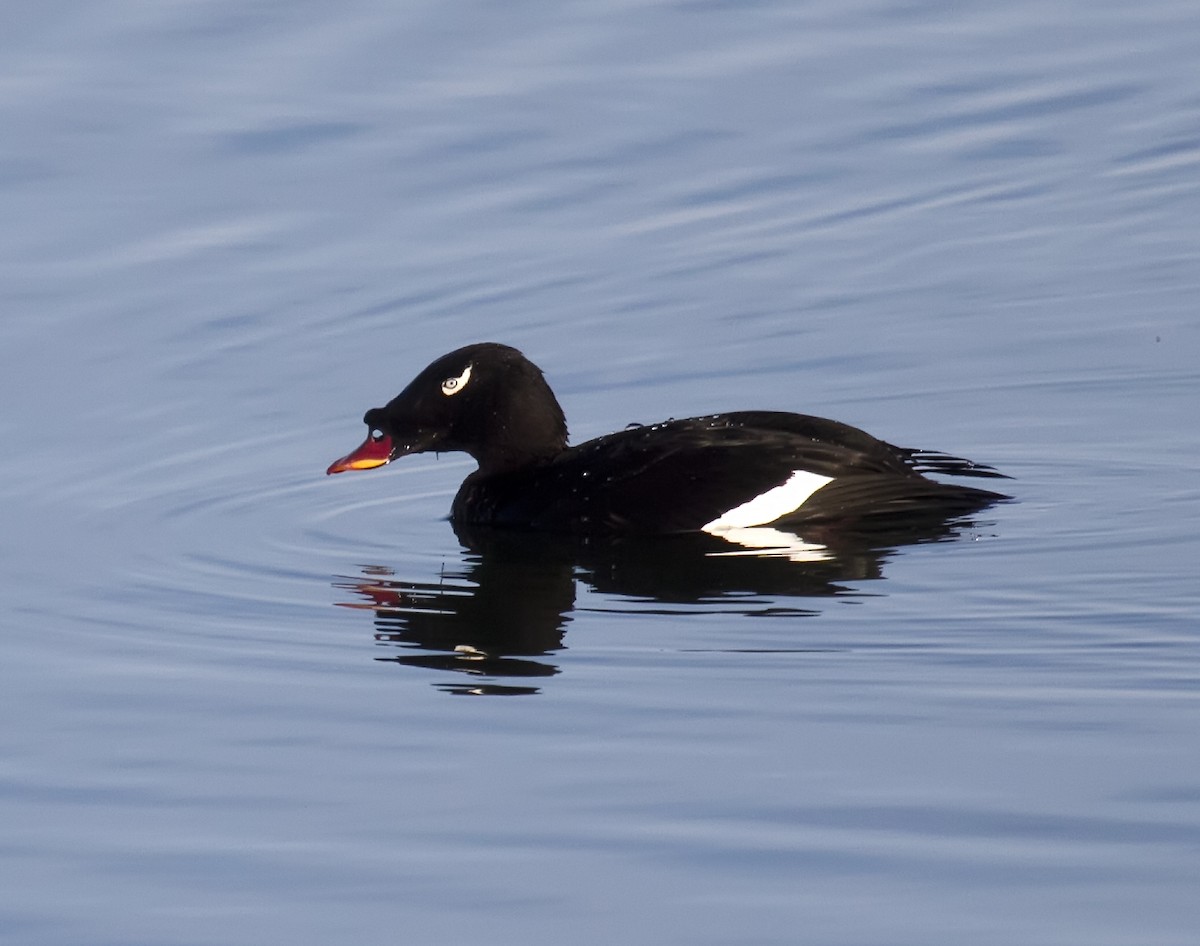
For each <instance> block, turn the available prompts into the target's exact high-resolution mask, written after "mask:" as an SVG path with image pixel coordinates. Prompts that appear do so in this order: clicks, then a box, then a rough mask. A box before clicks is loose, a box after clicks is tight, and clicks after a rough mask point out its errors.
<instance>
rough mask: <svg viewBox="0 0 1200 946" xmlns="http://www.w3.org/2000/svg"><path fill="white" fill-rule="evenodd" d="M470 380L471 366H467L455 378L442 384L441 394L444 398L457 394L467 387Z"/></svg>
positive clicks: (448, 379)
mask: <svg viewBox="0 0 1200 946" xmlns="http://www.w3.org/2000/svg"><path fill="white" fill-rule="evenodd" d="M470 380H471V366H470V365H467V367H466V369H465V370H464V371H463V373H462V374H460V375H459V376H458V377H457V378H447V379H446V380H445V381H443V382H442V393H443V394H444V395H446V397H450V396H451V395H454V394H457V393H458V392H459V391H461V390H462V389H463V388H465V387H466V386H467V382H468V381H470Z"/></svg>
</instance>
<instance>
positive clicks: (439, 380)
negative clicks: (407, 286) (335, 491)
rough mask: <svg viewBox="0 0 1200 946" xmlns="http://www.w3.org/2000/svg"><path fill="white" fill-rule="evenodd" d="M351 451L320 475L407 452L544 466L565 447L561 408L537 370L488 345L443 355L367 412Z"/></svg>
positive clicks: (499, 466)
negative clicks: (363, 431) (365, 430)
mask: <svg viewBox="0 0 1200 946" xmlns="http://www.w3.org/2000/svg"><path fill="white" fill-rule="evenodd" d="M363 422H364V423H366V425H367V427H369V428H370V433H369V434H368V436H367V439H366V441H365V442H364V443H363V444H362V446H360V447H359V448H358V449H357V450H355V451H353V452H352V453H350V454H347V455H346V456H344V457H342V458H341V459H340V460H337V461H336V462H334V463H333V464H332V465H331V466H330V467H329V469H328V470H327V471H326V472H328V473H341V472H343V471H345V470H366V469H370V468H372V467H376V466H382V465H383V464H385V463H388V462H390V461H392V460H394V459H396V458H397V457H402V456H405V455H406V454H409V453H424V452H426V451H430V450H432V451H434V452H437V453H449V452H452V451H456V450H459V451H462V452H464V453H469V454H470V455H471V456H472V457H474V458H475V459H476V460H477V461H478V462H479V469H480V470H481V471H482V472H485V473H496V472H501V471H504V470H512V469H519V468H521V467H525V466H533V465H536V464H539V463H544V462H546V461H547V460H549V459H550V458H552V457H554V456H555V455H556V454H558V453H560V452H562V450H563V449H564V448H565V447H566V445H567V423H566V420H565V419H564V417H563V412H562V408H561V407H560V406H559V404H558V400H557V399H556V398H555V397H554V392H553V391H551V390H550V385H548V384H547V383H546V379H545V378H544V377H543V376H542V372H541V370H540V369H539V368H538V367H537V365H535V364H534V363H533V362H531V361H530V360H529V359H528V358H526V357H525V356H524V355H522V354H521V353H520V352H519V351H517V350H516V349H515V348H510V347H508V346H507V345H498V344H496V343H494V342H481V343H479V344H476V345H468V346H467V347H466V348H460V349H458V350H457V351H452V352H450V354H448V355H443V356H442V357H441V358H439V359H437V361H435V362H434V363H433V364H431V365H430V366H429V367H428V368H426V369H425V370H424V371H422V372H421V373H420V374H419V375H417V376H416V377H415V378H413V380H412V382H411V383H410V384H409V385H408V387H406V388H405V389H404V390H403V391H401V392H400V393H399V394H397V395H396V396H395V397H394V398H392V400H391V401H389V402H388V404H387V405H386V406H385V407H374V408H372V409H371V410H369V411H367V413H366V415H365V416H364V417H363Z"/></svg>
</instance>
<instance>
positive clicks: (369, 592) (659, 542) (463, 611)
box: [334, 516, 978, 695]
mask: <svg viewBox="0 0 1200 946" xmlns="http://www.w3.org/2000/svg"><path fill="white" fill-rule="evenodd" d="M977 528H978V523H977V522H976V521H975V520H974V519H972V518H970V517H960V518H956V519H951V520H945V519H940V518H937V517H930V516H924V517H917V518H913V517H906V518H905V519H904V520H902V521H890V522H886V523H883V524H881V525H879V524H877V525H876V526H874V527H873V528H871V529H870V530H864V529H861V528H860V529H856V530H852V531H846V530H845V529H844V528H842V529H837V530H834V529H821V528H812V529H809V530H806V532H805V534H804V535H798V534H795V533H784V532H779V531H776V530H771V529H751V530H743V533H739V534H738V535H737V539H738V541H737V542H734V541H730V540H729V539H726V538H721V537H717V536H713V535H707V534H705V533H696V534H689V535H675V536H655V537H637V536H620V537H582V536H557V535H546V534H541V533H538V534H530V533H523V532H515V531H511V530H497V529H489V528H478V527H456V528H455V534H456V536H457V537H458V540H459V542H460V543H461V544H462V546H463V553H462V555H461V557H460V558H458V559H457V560H455V561H452V562H446V563H443V565H442V567H441V569H440V570H439V572H438V573H437V574H436V575H431V576H430V577H429V578H428V579H427V580H413V579H412V578H401V577H398V576H397V575H396V574H395V573H394V571H393V570H392V569H391V568H389V567H388V566H385V565H365V566H363V567H362V572H361V574H359V575H355V576H339V577H338V578H337V579H336V580H335V582H334V587H335V588H337V589H339V590H340V591H342V592H350V593H351V594H352V595H353V596H354V598H355V599H356V600H352V601H342V602H339V605H340V606H341V607H347V608H355V609H361V610H365V611H369V612H371V618H372V621H373V623H374V636H375V641H376V643H377V644H378V645H379V646H381V647H386V648H388V649H389V650H393V651H398V652H396V653H389V654H388V655H386V656H377V657H376V658H375V659H376V660H379V661H385V662H390V663H395V664H398V665H401V666H406V667H423V668H426V669H431V670H440V671H447V672H454V673H457V674H461V675H463V676H464V677H467V678H469V680H466V681H463V682H454V683H438V684H435V685H436V686H438V687H439V688H441V689H444V690H446V691H447V692H451V693H461V694H492V695H524V694H531V693H537V692H538V691H539V687H538V686H537V685H535V682H534V681H536V680H538V679H540V678H545V677H551V676H554V675H555V674H557V673H559V672H560V667H559V665H558V663H557V662H556V661H555V660H554V659H553V655H554V654H556V653H557V652H558V651H560V650H563V649H565V647H566V643H565V637H566V633H567V628H568V626H569V624H570V623H571V621H572V617H573V614H574V613H575V612H576V611H577V606H576V592H577V589H578V587H579V584H580V583H582V584H583V585H584V586H585V587H586V588H588V589H591V590H593V591H595V592H599V593H600V594H602V595H604V596H605V597H606V598H607V599H608V600H607V603H606V605H605V606H604V607H603V608H600V609H597V608H594V607H593V608H589V610H590V611H597V610H603V611H613V612H618V611H619V612H631V611H632V612H637V613H644V614H664V613H676V614H702V613H718V612H719V613H724V614H731V615H738V616H745V617H778V616H785V617H811V616H814V615H817V614H820V613H821V612H822V611H823V610H824V608H825V607H826V606H827V604H828V603H829V601H830V600H831V599H834V598H840V597H845V596H860V597H864V596H868V595H872V594H876V593H877V592H873V591H872V592H866V591H863V590H862V589H861V588H859V587H856V586H857V584H858V583H860V582H864V581H870V580H873V579H878V578H881V577H883V573H884V567H885V565H886V564H887V562H888V560H889V559H890V558H891V557H892V556H893V555H895V554H896V552H897V551H898V550H899V549H901V548H903V547H905V546H908V545H914V544H919V543H929V542H946V541H952V540H954V539H956V538H959V537H961V536H962V535H963V534H964V533H967V532H970V531H972V530H975V529H977ZM518 681H520V682H518Z"/></svg>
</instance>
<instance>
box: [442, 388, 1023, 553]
mask: <svg viewBox="0 0 1200 946" xmlns="http://www.w3.org/2000/svg"><path fill="white" fill-rule="evenodd" d="M922 460H927V461H929V462H925V463H922ZM923 469H935V470H938V471H940V472H947V473H967V474H973V475H987V472H988V471H987V470H986V468H978V467H974V466H973V465H972V464H970V463H969V462H968V461H965V460H958V459H956V458H953V457H939V456H936V455H932V454H921V453H919V452H917V451H911V450H905V449H901V448H898V447H894V446H892V445H891V444H888V443H886V442H884V441H882V440H878V439H877V438H875V437H872V436H871V435H869V434H867V433H865V432H863V431H861V430H858V429H857V428H855V427H850V426H849V425H846V424H841V423H838V422H837V421H831V420H826V419H824V418H820V417H810V416H806V415H803V414H790V413H781V412H772V411H744V412H737V413H730V414H716V415H712V416H708V417H694V418H688V419H686V420H671V421H666V422H665V423H661V424H655V425H653V426H646V427H633V428H630V429H627V430H623V431H620V432H618V433H615V434H609V435H608V436H605V437H600V438H597V439H596V440H591V441H588V442H587V443H584V444H581V445H580V446H578V447H573V448H570V449H568V450H565V451H563V452H562V453H560V454H559V455H558V456H556V457H555V458H554V459H553V460H551V461H550V462H548V463H545V464H542V465H539V466H536V467H533V468H529V469H522V470H517V471H514V472H508V473H500V474H494V475H490V476H488V475H481V474H479V473H476V474H473V475H472V476H470V477H468V478H467V480H466V482H464V483H463V486H462V489H460V491H459V493H458V496H457V497H456V498H455V501H454V507H453V510H452V514H451V515H452V518H453V519H454V520H456V521H458V522H463V523H475V524H484V525H496V526H505V527H514V528H526V529H537V530H550V531H559V532H597V533H603V532H643V533H670V532H692V531H699V530H704V529H706V530H708V531H716V530H719V529H721V528H737V527H749V526H758V525H768V524H771V525H800V524H803V523H806V522H807V523H816V522H832V521H851V520H860V519H862V518H864V517H867V516H876V517H877V516H896V515H902V514H904V513H905V512H907V511H917V510H920V511H922V512H931V511H934V510H935V509H936V510H938V511H941V512H945V513H947V514H955V513H960V514H961V513H967V512H971V511H974V510H976V509H979V508H981V507H982V506H985V505H988V504H989V503H991V502H995V501H996V500H999V499H1002V498H1003V497H1001V496H999V495H998V494H996V493H991V492H988V491H985V490H979V489H973V488H971V487H965V486H958V485H950V484H945V483H939V482H936V481H933V480H930V479H927V478H926V477H924V476H922V475H921V471H922V470H923Z"/></svg>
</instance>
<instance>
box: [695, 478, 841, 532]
mask: <svg viewBox="0 0 1200 946" xmlns="http://www.w3.org/2000/svg"><path fill="white" fill-rule="evenodd" d="M831 482H833V477H832V476H821V475H820V474H818V473H809V472H808V471H807V470H796V471H795V472H794V473H792V475H791V476H789V477H788V479H787V482H786V483H781V484H780V485H779V486H776V487H774V488H772V489H769V490H767V491H766V492H765V493H763V494H762V495H761V496H755V497H754V498H753V499H751V500H750V501H748V502H744V503H742V504H741V505H740V506H735V507H734V508H733V509H730V510H729V511H728V512H726V513H723V514H722V515H720V516H718V517H717V518H716V519H714V520H713V521H712V522H709V523H707V524H705V525H703V526H701V527H700V528H701V529H702V530H703V531H705V532H713V533H719V532H723V531H725V530H726V529H745V528H748V527H749V526H762V525H766V524H767V523H768V522H774V521H775V520H776V519H778V518H780V517H781V516H786V515H787V514H788V513H789V512H795V511H796V510H797V509H799V508H800V507H801V506H803V505H804V503H805V502H806V501H807V500H808V497H809V496H811V495H812V494H813V493H815V492H816V491H817V490H819V489H820V488H821V487H822V486H824V485H825V484H826V483H831Z"/></svg>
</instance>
